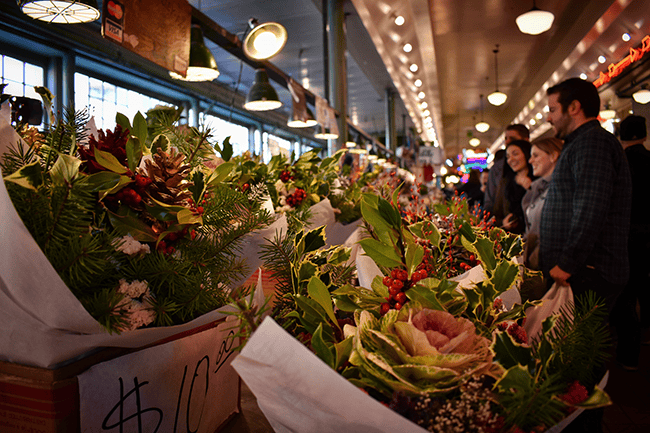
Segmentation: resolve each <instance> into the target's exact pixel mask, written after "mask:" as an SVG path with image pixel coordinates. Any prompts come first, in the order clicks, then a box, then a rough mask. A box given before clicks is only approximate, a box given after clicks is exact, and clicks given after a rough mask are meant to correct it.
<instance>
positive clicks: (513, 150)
mask: <svg viewBox="0 0 650 433" xmlns="http://www.w3.org/2000/svg"><path fill="white" fill-rule="evenodd" d="M529 159H530V143H529V142H528V141H526V140H515V141H511V142H510V143H509V144H508V145H507V146H506V164H504V166H503V176H502V178H501V182H500V183H499V188H498V190H497V196H496V200H495V203H494V207H493V212H492V213H493V215H494V217H495V224H496V225H498V226H500V227H502V228H503V229H505V230H507V231H509V232H511V233H517V234H523V233H524V231H525V229H526V224H525V219H524V211H523V209H522V207H521V199H522V198H523V197H524V195H525V194H526V191H527V190H528V188H530V185H531V184H532V183H533V180H535V177H534V176H533V167H532V166H531V165H530V163H529V162H528V160H529Z"/></svg>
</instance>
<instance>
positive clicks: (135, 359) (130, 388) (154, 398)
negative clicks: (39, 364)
mask: <svg viewBox="0 0 650 433" xmlns="http://www.w3.org/2000/svg"><path fill="white" fill-rule="evenodd" d="M235 325H236V322H233V321H228V322H224V323H222V324H220V325H219V326H217V327H216V328H212V329H209V330H207V331H203V332H200V333H198V334H194V335H190V336H188V337H184V338H181V339H178V340H175V341H172V342H169V343H165V344H162V345H159V346H155V347H152V348H149V349H144V350H141V351H139V352H136V353H133V354H129V355H125V356H122V357H119V358H116V359H114V360H111V361H107V362H103V363H101V364H97V365H95V366H93V367H91V368H90V369H89V370H87V371H86V372H84V373H82V374H81V375H79V376H78V379H79V400H80V405H79V406H80V407H79V411H80V424H81V431H83V432H84V433H94V432H97V433H100V432H102V433H105V432H115V433H122V432H131V433H158V432H160V433H162V432H169V433H187V432H192V433H212V432H214V431H215V430H216V429H217V428H218V427H219V425H221V424H222V423H223V422H224V421H225V420H226V419H227V418H228V417H229V416H230V415H231V414H232V413H234V412H237V411H238V403H239V376H238V375H237V373H236V372H235V371H234V370H233V369H232V367H231V366H230V362H231V361H232V359H234V357H235V353H234V351H233V348H235V347H237V345H238V344H239V343H238V341H237V339H236V338H235V337H234V335H235V333H236V329H235V328H234V327H235Z"/></svg>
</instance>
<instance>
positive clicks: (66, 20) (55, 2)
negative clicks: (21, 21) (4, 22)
mask: <svg viewBox="0 0 650 433" xmlns="http://www.w3.org/2000/svg"><path fill="white" fill-rule="evenodd" d="M17 2H18V6H19V7H20V10H21V11H22V12H23V13H24V14H25V15H27V16H29V17H32V18H34V19H36V20H41V21H46V22H48V23H55V24H79V23H87V22H90V21H95V20H96V19H98V18H99V16H100V13H99V7H98V6H97V1H95V0H17Z"/></svg>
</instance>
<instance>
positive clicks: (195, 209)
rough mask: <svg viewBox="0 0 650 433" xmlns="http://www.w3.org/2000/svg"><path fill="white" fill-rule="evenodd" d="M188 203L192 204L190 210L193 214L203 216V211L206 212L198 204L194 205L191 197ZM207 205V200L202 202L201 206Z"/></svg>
mask: <svg viewBox="0 0 650 433" xmlns="http://www.w3.org/2000/svg"><path fill="white" fill-rule="evenodd" d="M187 201H188V203H189V204H190V210H191V211H192V213H194V214H197V215H202V214H203V211H204V209H203V206H197V205H196V203H194V200H193V199H192V198H191V197H190V198H188V199H187ZM205 203H206V200H205V199H203V200H202V201H201V204H205Z"/></svg>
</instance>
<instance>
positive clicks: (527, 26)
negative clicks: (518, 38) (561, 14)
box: [515, 0, 555, 35]
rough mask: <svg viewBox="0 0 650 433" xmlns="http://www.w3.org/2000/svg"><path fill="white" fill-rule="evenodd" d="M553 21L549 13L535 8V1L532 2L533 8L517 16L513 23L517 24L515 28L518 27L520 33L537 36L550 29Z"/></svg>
mask: <svg viewBox="0 0 650 433" xmlns="http://www.w3.org/2000/svg"><path fill="white" fill-rule="evenodd" d="M554 19H555V16H554V15H553V14H552V13H551V12H548V11H543V10H541V9H539V8H537V6H536V5H535V0H533V8H532V9H531V10H529V11H528V12H526V13H524V14H521V15H519V16H518V17H517V19H516V20H515V22H516V23H517V27H519V31H521V32H522V33H526V34H527V35H539V34H540V33H544V32H545V31H547V30H548V29H550V28H551V26H552V25H553V20H554Z"/></svg>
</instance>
